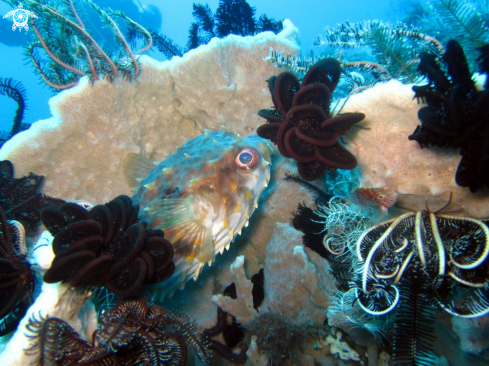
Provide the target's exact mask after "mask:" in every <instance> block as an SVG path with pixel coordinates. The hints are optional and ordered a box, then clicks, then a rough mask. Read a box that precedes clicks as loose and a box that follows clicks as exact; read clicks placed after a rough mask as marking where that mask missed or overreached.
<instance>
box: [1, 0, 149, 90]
mask: <svg viewBox="0 0 489 366" xmlns="http://www.w3.org/2000/svg"><path fill="white" fill-rule="evenodd" d="M6 2H7V3H9V4H10V5H12V6H14V7H16V6H17V3H16V2H15V1H10V0H6ZM84 2H85V3H86V4H88V5H89V6H90V7H91V8H92V9H93V10H95V11H96V12H97V13H98V14H99V15H100V18H101V20H102V21H103V22H104V23H105V24H107V26H108V27H109V29H111V30H112V32H113V33H114V36H115V40H116V43H117V45H118V46H119V47H120V50H119V51H120V52H109V53H107V52H106V51H104V50H103V48H102V47H101V46H100V45H99V44H98V43H97V42H96V41H95V40H94V39H93V37H92V36H91V35H90V32H89V31H88V30H87V29H86V28H85V25H84V23H83V21H82V20H81V18H80V16H79V12H78V11H77V9H76V6H75V3H74V1H72V0H66V1H56V7H53V6H50V5H47V3H45V2H43V1H41V2H37V1H33V0H27V1H26V2H25V3H24V5H25V7H26V9H28V10H30V11H32V12H34V13H35V14H36V16H37V18H38V19H37V20H36V21H34V20H33V19H32V18H31V19H30V21H31V24H30V25H31V26H32V29H33V30H34V33H35V34H36V36H37V38H38V41H35V42H32V43H31V44H30V45H29V47H28V48H27V50H26V55H27V57H28V58H29V59H30V60H31V61H32V63H33V65H34V67H35V69H36V71H37V72H38V73H39V75H40V76H41V78H42V79H43V80H44V82H45V83H46V84H47V85H49V86H50V87H51V88H53V89H55V90H62V89H67V88H70V87H72V86H74V85H76V84H77V83H78V81H79V79H80V78H81V77H82V76H84V75H88V76H90V78H91V79H92V81H94V80H97V79H99V78H100V77H103V76H107V77H109V78H110V79H112V78H114V77H116V76H117V75H118V74H119V72H120V73H122V75H123V76H124V77H126V78H132V77H136V76H138V74H139V71H140V70H139V64H138V60H137V55H138V54H140V53H142V52H145V51H146V50H148V49H149V48H150V47H151V45H152V38H151V35H150V34H149V33H148V32H147V31H146V30H145V29H144V28H143V27H142V26H140V25H139V24H137V23H136V22H134V21H133V20H131V19H129V18H128V17H127V16H125V15H124V14H123V13H122V12H120V11H115V10H111V9H107V10H102V9H101V8H99V7H98V6H96V5H95V4H94V3H93V2H92V1H90V0H85V1H84ZM116 18H117V19H121V20H123V21H124V22H125V23H126V24H127V25H128V29H129V32H130V33H133V34H134V33H138V34H140V35H141V38H143V39H144V42H145V44H144V45H140V47H138V46H137V45H135V46H134V47H137V49H136V50H133V49H132V48H131V46H130V45H129V44H128V42H127V41H126V39H125V37H124V36H123V34H122V32H121V30H120V29H119V26H118V25H117V23H116V22H115V21H114V19H116ZM39 48H41V49H44V51H45V52H46V54H47V56H48V58H49V60H50V61H49V62H48V63H47V65H41V57H40V55H39V53H38V52H37V49H39Z"/></svg>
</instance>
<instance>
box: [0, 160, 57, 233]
mask: <svg viewBox="0 0 489 366" xmlns="http://www.w3.org/2000/svg"><path fill="white" fill-rule="evenodd" d="M43 180H44V176H43V175H37V174H34V173H32V172H29V174H28V175H27V176H24V177H22V178H14V166H13V165H12V163H11V162H10V161H8V160H3V161H0V206H1V207H2V209H3V211H4V213H5V215H6V217H7V219H9V220H16V221H18V222H19V223H21V224H22V226H23V227H24V229H25V230H26V231H27V233H28V234H30V233H32V232H34V231H35V230H36V228H37V224H38V223H39V221H40V220H41V215H40V212H41V210H42V208H43V207H47V206H53V207H57V206H60V205H61V204H63V203H64V201H63V200H60V199H57V198H53V197H49V196H46V195H45V194H44V193H41V192H39V191H40V187H41V184H42V182H43Z"/></svg>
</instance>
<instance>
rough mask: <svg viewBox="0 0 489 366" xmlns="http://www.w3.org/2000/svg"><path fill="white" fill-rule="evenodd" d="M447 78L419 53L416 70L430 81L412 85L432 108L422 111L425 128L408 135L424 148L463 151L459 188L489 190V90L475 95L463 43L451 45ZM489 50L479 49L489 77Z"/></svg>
mask: <svg viewBox="0 0 489 366" xmlns="http://www.w3.org/2000/svg"><path fill="white" fill-rule="evenodd" d="M442 60H443V62H444V64H445V66H446V74H447V75H445V72H444V71H443V70H442V69H441V67H440V64H439V63H438V62H437V59H436V57H435V55H433V54H430V53H422V54H421V62H420V63H419V66H418V69H419V70H420V72H421V73H422V74H423V75H424V76H426V77H427V79H428V81H429V84H427V85H423V86H413V90H414V92H415V98H417V99H418V100H422V101H424V102H426V103H427V104H428V105H427V106H426V107H423V108H421V109H420V110H419V112H418V117H419V119H420V120H421V126H418V127H416V130H415V131H414V132H413V134H412V135H410V136H409V139H410V140H414V141H417V142H418V143H419V145H420V146H421V148H423V147H432V146H439V147H449V148H460V155H461V156H462V159H461V160H460V163H459V165H458V168H457V171H456V173H455V181H456V182H457V184H458V185H459V186H462V187H469V188H470V191H471V192H476V191H477V190H478V189H481V188H485V187H489V176H488V175H487V173H486V171H487V163H486V162H485V158H484V157H485V156H486V155H487V154H488V153H489V150H488V148H487V147H486V143H485V141H486V139H487V134H488V131H487V130H486V129H487V127H486V125H487V124H488V121H489V116H488V114H487V112H486V108H485V106H486V105H487V102H488V95H489V89H488V84H487V82H486V84H485V87H484V90H477V89H476V85H475V81H474V80H472V74H471V72H470V69H469V67H468V63H467V59H466V58H465V54H464V52H463V49H462V47H461V46H460V44H459V43H458V42H457V41H455V40H450V41H448V44H447V50H446V52H445V54H444V55H443V58H442ZM488 60H489V45H486V46H484V47H482V48H481V56H480V57H479V61H480V71H481V73H484V74H486V78H487V75H488V74H489V65H488Z"/></svg>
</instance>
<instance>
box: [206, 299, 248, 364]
mask: <svg viewBox="0 0 489 366" xmlns="http://www.w3.org/2000/svg"><path fill="white" fill-rule="evenodd" d="M228 318H231V323H229V321H228ZM219 334H222V336H223V338H224V341H225V342H226V344H222V343H221V342H219V341H217V340H215V339H212V337H215V336H217V335H219ZM204 335H206V336H207V337H208V338H209V341H210V346H209V348H210V349H211V350H212V351H214V352H215V353H217V354H219V355H220V356H221V357H223V358H225V359H227V360H229V361H231V362H232V363H233V364H235V365H243V364H244V363H246V360H247V359H248V357H247V356H246V351H247V350H248V345H247V344H245V343H243V344H242V345H241V351H240V353H234V352H233V350H232V349H233V348H234V347H236V346H237V345H238V344H239V343H240V342H241V341H242V340H243V338H244V331H243V328H242V327H241V325H240V324H239V323H236V319H235V318H234V317H233V316H232V315H230V314H228V313H226V312H225V311H224V310H222V309H221V308H220V307H218V308H217V322H216V325H214V326H213V327H212V328H208V329H206V330H204Z"/></svg>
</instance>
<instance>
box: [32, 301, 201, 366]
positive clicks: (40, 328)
mask: <svg viewBox="0 0 489 366" xmlns="http://www.w3.org/2000/svg"><path fill="white" fill-rule="evenodd" d="M177 319H178V320H175V317H173V316H172V315H169V314H168V313H167V312H166V311H165V310H164V309H163V308H162V307H161V306H157V305H154V306H148V304H147V303H146V301H144V300H143V299H140V298H126V299H123V300H120V301H119V302H118V303H117V304H116V305H115V306H114V308H113V309H112V310H110V311H107V312H105V313H104V314H102V316H101V319H100V325H99V328H98V329H97V330H96V331H95V332H94V334H93V336H92V343H91V344H89V343H88V342H86V341H84V340H83V339H81V338H80V336H79V335H78V334H77V333H76V332H75V331H74V330H73V329H72V328H71V326H70V325H68V323H66V322H65V321H64V320H61V319H57V318H47V319H44V318H42V317H41V318H40V319H35V318H31V319H29V324H28V325H27V330H28V331H29V333H30V334H28V337H30V338H31V339H32V343H31V347H30V348H29V349H27V350H26V353H27V354H29V355H38V357H39V360H40V361H41V364H43V365H44V364H49V365H79V366H80V365H134V364H138V365H148V366H149V365H156V366H159V365H161V366H163V365H175V366H183V365H185V363H186V361H187V344H189V345H190V346H191V347H193V348H194V349H195V351H196V353H197V354H198V356H199V357H200V359H201V360H202V361H204V362H205V361H206V360H207V357H208V350H207V347H208V343H207V339H206V337H205V336H204V335H202V334H200V333H198V332H197V331H196V330H195V328H194V327H193V325H192V324H190V323H189V322H188V321H186V322H183V320H182V318H181V317H178V318H177ZM168 325H169V326H173V327H174V328H176V330H177V332H181V333H180V334H178V333H175V332H170V331H168V330H167V329H166V326H168Z"/></svg>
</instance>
